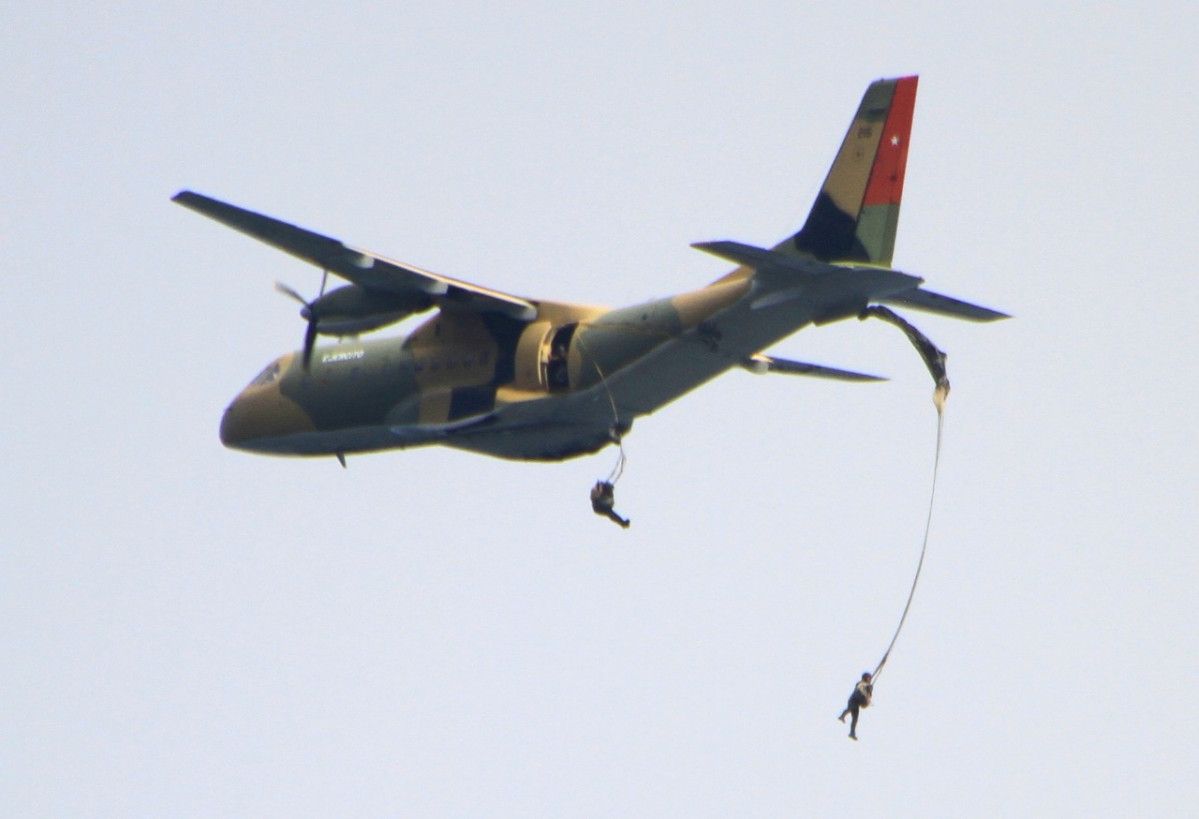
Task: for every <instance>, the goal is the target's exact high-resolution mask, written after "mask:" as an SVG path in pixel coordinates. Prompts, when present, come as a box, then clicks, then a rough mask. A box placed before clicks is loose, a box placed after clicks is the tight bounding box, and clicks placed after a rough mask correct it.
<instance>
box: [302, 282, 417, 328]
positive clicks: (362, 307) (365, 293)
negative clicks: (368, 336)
mask: <svg viewBox="0 0 1199 819" xmlns="http://www.w3.org/2000/svg"><path fill="white" fill-rule="evenodd" d="M432 306H433V298H432V297H431V296H429V295H428V294H426V293H420V292H413V293H403V294H401V293H390V292H388V291H385V290H371V289H368V288H365V287H361V286H359V285H357V284H347V285H344V286H342V287H338V288H335V289H333V290H330V291H329V292H328V293H326V294H325V295H323V296H321V297H320V298H319V299H317V300H316V301H314V302H312V304H311V305H309V306H308V307H305V308H304V309H302V310H301V311H300V315H301V316H303V317H304V318H305V319H308V318H310V317H311V316H312V314H313V313H315V314H316V317H317V321H316V331H317V332H318V333H320V334H321V335H325V336H354V335H358V334H360V333H366V332H370V331H371V330H378V329H379V328H380V327H386V326H387V325H389V324H395V323H396V322H398V321H403V320H404V319H406V318H408V317H409V316H411V315H414V314H416V313H423V312H424V311H425V310H428V309H429V308H430V307H432Z"/></svg>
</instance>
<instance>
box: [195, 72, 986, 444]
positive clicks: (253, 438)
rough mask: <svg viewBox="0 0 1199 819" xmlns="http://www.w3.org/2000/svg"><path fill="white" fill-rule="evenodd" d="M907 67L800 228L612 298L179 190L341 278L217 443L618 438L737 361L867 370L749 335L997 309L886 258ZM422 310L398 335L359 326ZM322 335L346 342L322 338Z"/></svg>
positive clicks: (854, 135) (830, 373)
mask: <svg viewBox="0 0 1199 819" xmlns="http://www.w3.org/2000/svg"><path fill="white" fill-rule="evenodd" d="M916 81H917V78H916V77H903V78H899V79H889V80H879V81H877V82H875V83H872V84H871V85H870V86H869V87H868V88H867V90H866V93H865V95H864V96H863V97H862V101H861V104H860V105H859V106H858V110H857V114H856V115H855V116H854V118H853V122H852V123H851V124H850V127H849V132H848V133H847V134H846V135H845V140H844V142H843V143H842V144H841V149H840V151H839V152H838V153H837V156H836V159H835V160H834V161H833V165H832V168H831V169H830V170H829V173H828V177H827V178H826V179H825V181H824V186H823V187H822V188H821V190H820V193H819V195H818V196H817V198H816V202H815V204H814V205H813V207H812V209H811V212H810V213H809V214H808V217H807V221H806V222H805V223H804V225H803V228H802V229H801V230H800V231H799V232H798V233H796V234H794V235H792V236H791V237H789V238H787V239H785V240H784V241H782V242H781V243H779V244H778V245H776V246H775V247H773V248H769V249H767V248H761V247H753V246H750V245H746V244H741V243H738V242H732V241H718V242H706V243H701V244H696V245H694V247H696V248H698V249H700V250H703V251H706V252H708V253H712V254H715V255H717V256H719V257H722V258H724V259H727V260H730V261H732V262H734V263H736V264H737V265H739V266H738V267H737V268H736V269H735V270H733V271H732V272H730V273H729V274H727V275H725V276H723V277H722V278H720V279H718V280H716V281H715V282H713V283H711V284H709V285H707V286H706V287H702V288H700V289H698V290H693V291H691V292H688V293H683V294H681V295H677V296H672V297H670V298H664V299H656V300H653V301H648V302H645V303H643V304H637V305H633V306H631V307H623V308H619V309H615V310H610V309H603V308H597V307H587V306H582V305H577V304H565V303H560V302H552V301H544V300H540V299H532V298H522V297H518V296H512V295H508V294H506V293H501V292H498V291H496V290H490V289H488V288H485V287H479V286H477V285H474V284H468V283H467V282H464V281H459V280H457V279H452V278H449V277H447V276H441V275H438V274H436V273H430V272H428V271H425V270H421V269H420V268H417V267H413V266H412V265H409V264H405V263H402V262H396V261H392V260H391V259H387V258H384V257H382V256H378V255H376V254H374V253H369V252H367V251H364V250H359V249H357V248H354V247H351V246H349V245H346V244H343V243H342V242H340V241H338V240H336V239H332V238H329V237H326V236H322V235H320V234H317V233H313V232H310V231H308V230H305V229H303V228H300V227H297V226H295V225H291V224H288V223H286V222H282V221H279V220H277V219H273V218H271V217H268V216H264V215H261V214H258V213H254V212H251V211H248V210H243V209H242V208H238V207H235V206H233V205H229V204H226V203H224V202H220V201H217V200H215V199H210V198H208V197H206V196H202V195H200V194H197V193H193V192H191V191H182V192H180V193H179V194H177V195H176V196H175V197H174V201H175V202H178V203H179V204H181V205H184V206H185V207H188V208H191V209H193V210H196V211H199V212H200V213H202V214H204V215H205V216H209V217H211V218H213V219H215V220H217V221H218V222H222V223H224V224H225V225H228V226H229V227H232V228H234V229H236V230H239V231H241V232H243V233H247V234H249V235H250V236H253V237H254V238H256V239H259V240H261V241H263V242H266V243H267V244H270V245H273V246H275V247H276V248H279V249H280V250H283V251H286V252H287V253H290V254H292V255H293V256H297V257H299V258H300V259H303V260H304V261H307V262H310V263H312V264H314V265H316V266H317V267H320V268H322V269H323V270H324V271H326V276H327V274H328V273H329V272H332V273H334V274H336V275H337V276H340V277H341V278H343V279H346V280H347V281H348V282H349V284H347V285H343V286H341V287H338V288H337V289H334V290H332V291H330V292H327V293H326V292H324V284H323V282H322V287H321V295H320V296H319V297H318V298H317V299H315V300H314V301H312V302H311V303H304V307H303V309H302V310H301V315H302V316H303V317H304V318H305V319H306V320H307V322H308V327H307V332H306V334H305V338H304V345H303V347H302V349H300V350H298V351H296V352H294V353H288V354H286V355H284V356H282V357H280V358H278V359H276V360H275V361H273V362H271V364H269V365H268V366H267V367H266V369H265V370H263V371H262V373H261V374H260V375H259V376H258V377H257V378H255V379H254V380H253V381H252V382H250V384H249V386H247V387H246V388H245V390H243V391H242V393H241V394H240V395H238V396H237V397H236V398H235V399H234V401H233V403H232V404H230V405H229V408H228V409H227V410H226V411H225V415H224V418H223V420H222V421H221V441H222V442H223V443H224V444H225V445H226V446H229V447H234V448H237V449H244V450H249V451H252V452H261V453H270V454H279V455H310V456H312V455H326V456H328V455H332V456H336V457H337V458H338V459H339V460H340V461H341V462H342V464H343V465H344V463H345V455H346V454H347V453H358V452H373V451H378V450H385V449H400V448H404V447H411V446H421V445H425V444H445V445H447V446H452V447H457V448H459V449H464V450H470V451H473V452H479V453H483V454H486V455H492V456H496V457H500V458H511V459H522V460H543V461H557V460H563V459H566V458H572V457H575V456H578V455H583V454H588V453H592V452H596V451H597V450H599V449H601V448H602V447H604V446H605V445H607V444H610V443H614V442H618V441H619V440H620V436H622V435H623V434H624V433H626V432H627V431H628V430H629V429H630V427H631V426H632V423H633V420H634V419H636V418H638V417H639V416H642V415H648V414H649V413H652V412H654V411H655V410H657V409H658V408H660V407H662V406H663V405H665V404H668V403H670V402H671V401H673V400H674V399H676V398H678V397H679V396H681V395H684V394H685V393H687V392H690V391H691V390H693V389H695V388H696V387H698V386H700V385H702V384H704V383H705V382H707V381H709V380H710V379H712V378H715V377H716V376H718V375H720V374H721V373H723V372H725V371H726V370H729V369H731V368H732V367H736V366H741V367H744V368H746V369H748V370H750V371H751V372H755V373H766V372H778V373H793V374H806V375H816V376H823V377H828V378H840V379H846V380H858V381H860V380H874V377H873V376H868V375H862V374H859V373H851V372H847V371H844V370H836V369H832V368H829V367H822V366H818V365H814V364H805V363H802V362H798V361H788V360H785V359H779V358H774V357H771V356H769V355H766V354H765V353H764V352H763V351H764V350H766V349H767V348H769V347H770V346H771V345H772V344H774V343H775V342H777V341H779V340H780V339H782V338H784V337H786V336H788V335H790V334H791V333H794V332H795V331H797V330H799V329H800V328H802V327H804V326H806V325H808V324H817V325H819V324H825V323H828V322H832V321H837V320H839V319H845V318H852V317H854V316H858V315H859V314H861V313H862V311H863V310H864V309H865V308H867V307H868V306H869V305H871V304H872V303H886V304H890V305H900V306H906V307H911V308H915V309H918V310H926V311H931V312H933V313H940V314H943V315H948V316H953V317H957V318H963V319H969V320H973V321H990V320H994V319H998V318H1004V317H1005V316H1004V314H1003V313H999V312H996V311H994V310H990V309H987V308H985V307H979V306H976V305H972V304H968V303H966V302H962V301H958V300H956V299H952V298H949V297H947V296H942V295H939V294H937V293H933V292H931V291H928V290H925V289H923V288H922V287H921V286H920V285H921V284H922V281H923V280H922V279H920V278H917V277H916V276H911V275H908V274H906V273H901V272H899V271H897V270H893V269H891V254H892V249H893V248H894V244H895V234H896V226H897V223H898V219H899V205H900V197H901V194H902V192H903V182H904V168H905V164H906V160H907V155H908V136H909V133H910V131H911V124H912V111H913V107H914V104H915V99H916ZM280 289H282V290H284V291H285V292H287V293H289V294H290V295H292V296H294V297H295V298H297V299H298V300H300V301H301V302H304V300H303V299H302V298H301V297H300V296H299V295H298V294H296V293H295V292H294V291H292V290H290V289H289V288H285V287H282V286H281V285H280ZM429 310H433V311H435V312H433V313H432V315H431V316H430V317H429V319H428V320H427V321H425V322H424V323H423V324H421V325H420V326H419V327H418V328H417V329H416V330H415V331H414V332H413V333H412V334H411V335H408V336H406V337H394V338H382V339H378V340H374V341H369V342H368V341H360V340H358V338H357V337H358V335H359V334H360V333H364V332H367V331H370V330H375V329H378V328H380V327H384V326H387V325H390V324H394V323H396V322H399V321H401V320H403V319H405V318H407V317H408V316H411V315H413V314H417V313H422V312H425V311H429ZM318 334H319V335H327V336H337V337H340V338H341V339H342V341H341V342H340V343H337V344H334V345H331V346H322V347H316V346H315V342H316V337H317V335H318ZM347 338H348V339H350V340H348V341H347V340H345V339H347Z"/></svg>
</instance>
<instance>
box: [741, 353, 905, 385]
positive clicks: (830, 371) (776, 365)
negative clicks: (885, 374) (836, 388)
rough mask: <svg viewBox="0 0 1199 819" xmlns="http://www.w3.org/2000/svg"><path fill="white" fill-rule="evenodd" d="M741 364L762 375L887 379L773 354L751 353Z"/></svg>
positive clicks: (837, 378)
mask: <svg viewBox="0 0 1199 819" xmlns="http://www.w3.org/2000/svg"><path fill="white" fill-rule="evenodd" d="M741 366H742V367H744V368H745V369H747V370H749V371H750V372H751V373H755V374H758V375H763V374H765V373H786V374H787V375H812V376H816V377H817V378H832V379H835V380H837V381H886V380H887V379H885V378H882V377H881V376H877V375H867V374H866V373H855V372H851V371H849V370H838V369H836V368H835V367H825V366H822V365H820V364H808V363H806V362H803V361H792V360H790V359H787V358H775V357H774V356H769V355H762V354H761V353H758V354H757V355H752V356H750V357H749V358H747V359H745V360H744V361H742V362H741Z"/></svg>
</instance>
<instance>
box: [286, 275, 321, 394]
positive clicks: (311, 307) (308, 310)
mask: <svg viewBox="0 0 1199 819" xmlns="http://www.w3.org/2000/svg"><path fill="white" fill-rule="evenodd" d="M328 281H329V271H328V270H326V271H324V272H323V273H322V275H321V292H320V295H319V296H317V297H316V298H315V299H313V300H312V301H308V300H306V299H305V298H304V297H303V296H301V295H300V294H299V293H297V292H296V291H295V290H293V289H292V288H290V287H288V286H287V285H286V284H283V283H282V282H275V290H277V291H278V292H280V293H282V294H283V295H285V296H291V297H292V298H293V299H295V300H296V301H298V302H299V303H300V304H302V305H304V309H302V310H301V311H300V315H301V316H303V317H304V318H306V319H308V327H307V329H306V330H305V331H304V358H303V362H304V372H308V367H309V365H310V364H311V363H312V348H313V347H314V346H315V345H316V334H317V325H318V323H319V322H320V316H319V315H318V314H317V311H316V303H317V302H318V301H320V300H321V296H324V295H325V284H326V283H327V282H328Z"/></svg>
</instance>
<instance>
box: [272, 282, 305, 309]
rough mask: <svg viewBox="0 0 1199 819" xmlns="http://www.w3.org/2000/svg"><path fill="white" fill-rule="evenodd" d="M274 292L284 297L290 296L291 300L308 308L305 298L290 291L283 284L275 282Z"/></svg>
mask: <svg viewBox="0 0 1199 819" xmlns="http://www.w3.org/2000/svg"><path fill="white" fill-rule="evenodd" d="M275 292H277V293H282V294H283V295H285V296H291V297H292V298H293V299H295V300H296V301H298V302H299V303H300V304H302V305H304V306H305V307H307V306H308V300H307V299H306V298H304V297H303V296H301V295H300V294H299V293H297V292H296V291H294V290H292V289H291V288H290V287H288V286H287V285H286V284H284V283H283V282H275Z"/></svg>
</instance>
